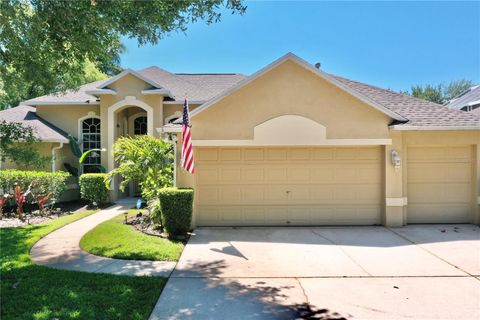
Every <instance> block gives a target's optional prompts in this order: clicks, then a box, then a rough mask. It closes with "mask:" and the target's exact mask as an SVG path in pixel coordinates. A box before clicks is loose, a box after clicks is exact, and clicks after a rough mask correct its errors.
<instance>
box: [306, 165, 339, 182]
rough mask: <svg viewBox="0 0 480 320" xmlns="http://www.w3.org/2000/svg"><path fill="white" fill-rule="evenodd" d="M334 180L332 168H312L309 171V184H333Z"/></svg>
mask: <svg viewBox="0 0 480 320" xmlns="http://www.w3.org/2000/svg"><path fill="white" fill-rule="evenodd" d="M334 180H335V172H334V170H332V168H328V167H327V168H325V167H324V168H312V169H311V170H310V181H311V182H317V183H318V182H333V181H334Z"/></svg>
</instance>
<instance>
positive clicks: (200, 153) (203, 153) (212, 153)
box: [195, 148, 218, 162]
mask: <svg viewBox="0 0 480 320" xmlns="http://www.w3.org/2000/svg"><path fill="white" fill-rule="evenodd" d="M195 157H196V160H197V161H198V162H200V161H217V160H218V149H214V148H203V149H198V150H196V152H195Z"/></svg>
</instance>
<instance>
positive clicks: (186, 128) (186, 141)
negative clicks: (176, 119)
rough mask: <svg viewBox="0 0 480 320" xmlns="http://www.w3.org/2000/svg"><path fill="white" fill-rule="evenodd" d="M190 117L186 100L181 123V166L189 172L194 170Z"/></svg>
mask: <svg viewBox="0 0 480 320" xmlns="http://www.w3.org/2000/svg"><path fill="white" fill-rule="evenodd" d="M190 127H191V126H190V117H189V115H188V101H187V99H185V102H184V104H183V125H182V167H183V168H184V169H185V170H187V171H188V172H190V173H192V174H193V173H194V172H195V165H194V162H193V145H192V136H191V135H190Z"/></svg>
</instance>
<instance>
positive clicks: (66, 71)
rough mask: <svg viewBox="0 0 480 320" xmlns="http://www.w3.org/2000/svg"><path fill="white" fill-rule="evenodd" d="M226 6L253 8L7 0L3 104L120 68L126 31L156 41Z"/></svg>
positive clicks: (2, 33) (231, 1) (212, 18)
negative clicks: (123, 38) (122, 40)
mask: <svg viewBox="0 0 480 320" xmlns="http://www.w3.org/2000/svg"><path fill="white" fill-rule="evenodd" d="M224 8H225V9H227V10H229V11H230V12H231V13H232V14H234V13H240V14H243V13H244V11H245V9H246V7H245V6H244V5H243V4H242V1H241V0H228V1H226V2H225V1H224V0H181V1H171V0H151V1H138V0H130V1H125V0H76V1H70V0H2V1H0V108H2V109H3V108H5V107H8V106H15V105H16V104H17V103H18V102H19V101H21V100H24V99H29V98H33V97H36V96H39V95H43V94H48V93H52V92H58V91H63V90H66V89H71V88H75V87H77V86H79V85H80V84H83V83H85V82H88V81H90V80H92V74H93V75H96V76H98V77H102V76H103V75H102V74H101V73H104V74H108V75H111V74H115V73H117V72H118V71H119V67H118V64H119V57H120V54H121V53H122V52H123V50H124V47H123V45H122V42H121V39H122V37H128V38H136V39H137V41H138V44H139V45H144V44H147V43H151V44H156V43H157V42H158V41H159V40H160V39H162V38H163V37H164V36H165V35H167V34H168V33H171V32H174V31H181V32H185V31H186V30H187V27H188V25H189V24H190V23H193V22H196V21H198V20H203V21H205V22H206V23H207V24H210V23H214V22H218V21H219V20H220V18H221V14H222V10H223V9H224ZM89 70H90V72H89ZM92 70H93V72H92ZM99 72H100V73H99ZM96 79H97V77H93V80H96Z"/></svg>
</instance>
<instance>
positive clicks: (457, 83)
mask: <svg viewBox="0 0 480 320" xmlns="http://www.w3.org/2000/svg"><path fill="white" fill-rule="evenodd" d="M472 85H473V83H472V81H470V80H466V79H460V80H454V81H451V82H450V83H449V84H448V85H446V84H444V83H441V84H438V85H432V84H427V85H425V86H422V85H418V84H417V85H414V86H412V88H411V90H410V91H406V92H402V93H404V94H408V95H411V96H413V97H416V98H420V99H425V100H428V101H432V102H435V103H438V104H445V103H448V102H449V101H450V100H452V99H453V98H455V97H457V96H458V95H460V94H461V93H463V92H464V91H465V90H467V89H468V88H470V87H471V86H472Z"/></svg>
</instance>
